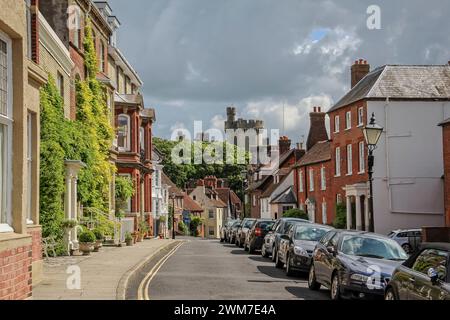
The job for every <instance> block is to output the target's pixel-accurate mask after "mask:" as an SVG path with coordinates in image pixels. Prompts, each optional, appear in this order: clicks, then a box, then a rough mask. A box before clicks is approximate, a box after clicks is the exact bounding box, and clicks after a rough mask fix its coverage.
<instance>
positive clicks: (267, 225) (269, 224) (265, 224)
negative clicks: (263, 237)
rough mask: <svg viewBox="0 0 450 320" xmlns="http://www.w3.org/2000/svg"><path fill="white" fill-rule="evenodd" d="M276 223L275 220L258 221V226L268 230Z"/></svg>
mask: <svg viewBox="0 0 450 320" xmlns="http://www.w3.org/2000/svg"><path fill="white" fill-rule="evenodd" d="M274 224H275V221H261V222H259V223H258V225H257V226H256V227H257V228H261V229H263V230H267V231H268V230H270V229H271V228H272V227H273V225H274Z"/></svg>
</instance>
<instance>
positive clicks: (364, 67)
mask: <svg viewBox="0 0 450 320" xmlns="http://www.w3.org/2000/svg"><path fill="white" fill-rule="evenodd" d="M369 72H370V65H369V64H368V62H367V60H364V59H360V60H359V61H358V60H357V61H356V63H355V64H354V65H353V66H352V67H351V80H352V82H351V86H352V88H353V87H354V86H356V85H357V84H358V82H360V81H361V79H363V78H364V77H365V76H366V75H367V74H368V73H369Z"/></svg>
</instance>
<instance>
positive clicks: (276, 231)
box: [261, 218, 311, 261]
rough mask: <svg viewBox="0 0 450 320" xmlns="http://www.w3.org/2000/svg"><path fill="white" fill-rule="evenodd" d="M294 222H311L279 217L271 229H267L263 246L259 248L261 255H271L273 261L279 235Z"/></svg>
mask: <svg viewBox="0 0 450 320" xmlns="http://www.w3.org/2000/svg"><path fill="white" fill-rule="evenodd" d="M294 223H311V222H309V221H308V220H304V219H296V218H281V219H278V220H277V221H276V222H275V224H274V226H273V227H272V230H271V231H269V232H268V233H267V235H266V237H265V238H264V242H263V246H262V248H261V255H262V256H263V257H265V258H268V257H270V256H272V261H275V258H276V252H277V250H278V244H279V242H280V236H281V235H283V234H286V233H287V231H288V229H289V227H290V226H291V225H292V224H294Z"/></svg>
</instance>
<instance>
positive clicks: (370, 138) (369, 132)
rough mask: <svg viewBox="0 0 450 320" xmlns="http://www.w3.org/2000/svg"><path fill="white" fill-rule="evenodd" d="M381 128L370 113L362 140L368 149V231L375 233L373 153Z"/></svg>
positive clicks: (381, 131) (373, 114)
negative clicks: (363, 139) (364, 140)
mask: <svg viewBox="0 0 450 320" xmlns="http://www.w3.org/2000/svg"><path fill="white" fill-rule="evenodd" d="M383 130H384V129H383V128H382V127H381V126H379V125H378V124H377V123H376V121H375V113H372V118H371V119H370V123H369V125H367V126H366V127H365V128H364V129H363V133H364V138H365V139H366V143H367V147H368V149H369V157H368V158H369V159H368V165H369V172H368V174H369V188H370V191H369V192H370V195H369V231H370V232H375V221H374V213H373V166H374V164H375V157H374V155H373V152H374V151H375V149H376V148H377V144H378V141H379V140H380V137H381V134H382V133H383Z"/></svg>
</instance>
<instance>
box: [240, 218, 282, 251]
mask: <svg viewBox="0 0 450 320" xmlns="http://www.w3.org/2000/svg"><path fill="white" fill-rule="evenodd" d="M274 224H275V221H274V220H267V219H260V220H257V221H256V223H255V224H254V225H253V227H252V228H251V229H250V231H249V232H247V237H246V239H245V243H244V249H245V250H248V252H249V253H254V252H255V251H257V250H261V247H262V245H263V242H264V237H265V236H266V234H267V233H268V232H269V231H270V230H271V229H272V227H273V225H274Z"/></svg>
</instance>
